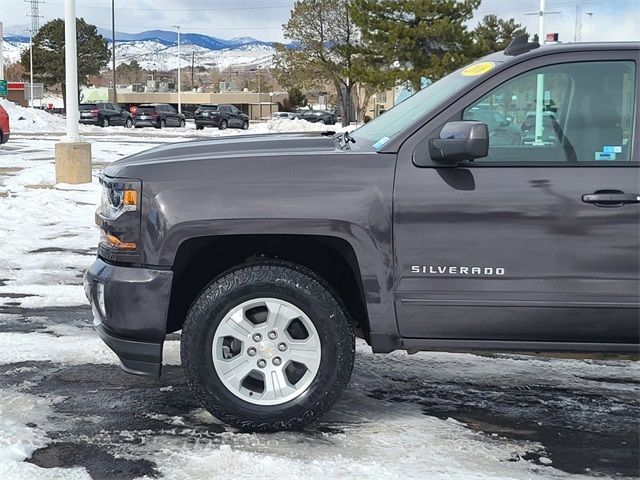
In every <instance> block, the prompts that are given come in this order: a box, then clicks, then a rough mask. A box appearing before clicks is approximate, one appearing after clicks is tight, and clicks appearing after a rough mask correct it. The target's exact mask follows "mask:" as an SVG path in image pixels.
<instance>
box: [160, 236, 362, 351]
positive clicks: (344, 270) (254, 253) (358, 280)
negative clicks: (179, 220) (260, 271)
mask: <svg viewBox="0 0 640 480" xmlns="http://www.w3.org/2000/svg"><path fill="white" fill-rule="evenodd" d="M268 259H278V260H286V261H289V262H292V263H295V264H298V265H302V266H304V267H306V268H309V269H310V270H312V271H314V272H315V273H316V274H318V275H319V276H320V277H322V278H323V279H324V280H325V281H327V282H328V283H329V284H330V285H331V287H332V288H333V289H334V290H335V292H336V293H337V295H338V296H339V297H340V299H341V300H342V302H343V303H344V305H345V307H346V309H347V312H348V315H349V318H350V319H351V320H352V322H353V323H354V329H355V330H356V332H357V333H358V334H359V335H361V336H363V337H364V338H366V339H367V340H368V339H369V331H370V330H369V317H368V312H367V305H366V301H365V294H364V290H363V285H362V275H361V272H360V268H359V266H358V261H357V257H356V253H355V251H354V249H353V247H352V246H351V245H350V244H349V243H348V242H347V241H346V240H344V239H342V238H338V237H332V236H323V235H302V234H271V235H245V234H243V235H223V236H206V237H196V238H192V239H189V240H186V241H184V242H182V243H181V244H180V246H179V248H178V251H177V252H176V255H175V259H174V264H173V271H174V275H173V285H172V288H171V299H170V304H169V314H168V318H167V328H166V330H167V332H168V333H169V332H174V331H176V330H179V329H180V328H181V327H182V324H183V323H184V319H185V317H186V314H187V311H188V309H189V306H190V305H191V303H192V302H193V300H195V298H196V297H197V296H198V295H199V294H200V292H201V291H202V290H203V289H204V288H205V287H206V286H207V285H208V284H209V283H210V282H211V281H212V280H213V279H215V278H216V277H218V276H220V275H221V274H223V273H224V272H225V271H227V270H229V269H230V268H233V267H236V266H240V265H243V264H248V263H252V262H255V261H257V260H268Z"/></svg>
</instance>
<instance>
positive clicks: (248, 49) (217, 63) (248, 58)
mask: <svg viewBox="0 0 640 480" xmlns="http://www.w3.org/2000/svg"><path fill="white" fill-rule="evenodd" d="M116 52H117V56H116V60H117V62H118V63H119V64H120V63H123V62H124V63H130V62H131V61H132V60H136V61H137V62H138V63H139V64H140V65H141V66H142V68H146V69H150V70H155V69H157V70H171V69H174V68H177V66H178V61H177V57H178V46H177V45H165V44H163V43H160V42H158V41H154V40H143V41H132V42H126V43H119V44H117V48H116ZM192 52H193V53H194V61H195V65H196V66H203V67H217V68H219V69H221V70H224V69H226V68H229V67H258V66H261V67H268V66H270V65H271V62H272V58H273V55H274V53H275V49H274V48H273V47H271V46H269V45H259V44H251V45H242V46H239V47H233V48H225V49H221V50H212V49H208V48H206V47H202V46H199V45H190V44H186V45H185V44H183V45H181V47H180V65H181V66H182V67H189V66H191V54H192Z"/></svg>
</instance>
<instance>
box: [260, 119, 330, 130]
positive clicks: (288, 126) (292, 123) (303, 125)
mask: <svg viewBox="0 0 640 480" xmlns="http://www.w3.org/2000/svg"><path fill="white" fill-rule="evenodd" d="M329 130H331V131H335V126H334V125H325V124H324V123H311V122H307V121H306V120H300V119H298V118H295V119H288V118H274V119H272V120H269V121H267V122H265V123H256V124H255V126H254V128H253V129H252V130H251V133H276V132H282V133H294V132H326V131H329Z"/></svg>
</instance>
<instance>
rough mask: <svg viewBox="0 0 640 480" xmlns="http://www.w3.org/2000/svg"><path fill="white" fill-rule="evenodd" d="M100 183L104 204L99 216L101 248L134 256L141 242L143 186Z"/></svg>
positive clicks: (103, 180)
mask: <svg viewBox="0 0 640 480" xmlns="http://www.w3.org/2000/svg"><path fill="white" fill-rule="evenodd" d="M100 183H101V184H102V201H101V204H100V207H99V208H98V211H97V212H96V224H97V225H98V227H99V228H100V233H101V239H100V245H101V246H102V247H107V248H108V249H109V251H111V252H118V253H133V252H135V251H136V250H137V244H138V242H139V240H140V210H141V196H142V182H140V180H136V179H124V178H114V179H112V178H109V177H101V178H100ZM103 253H104V252H103ZM104 254H105V255H106V253H104Z"/></svg>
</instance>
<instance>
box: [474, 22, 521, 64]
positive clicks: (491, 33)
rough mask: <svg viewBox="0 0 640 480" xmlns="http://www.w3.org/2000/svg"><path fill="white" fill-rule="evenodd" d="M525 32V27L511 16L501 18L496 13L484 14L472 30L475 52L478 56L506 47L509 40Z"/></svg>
mask: <svg viewBox="0 0 640 480" xmlns="http://www.w3.org/2000/svg"><path fill="white" fill-rule="evenodd" d="M524 33H526V29H525V28H523V27H522V25H520V24H519V23H516V22H515V20H514V19H513V18H510V19H509V20H502V19H500V18H498V17H497V16H496V15H485V16H484V18H483V19H482V21H481V22H480V23H479V24H478V26H477V27H476V28H475V29H474V30H473V40H474V47H475V54H476V55H477V56H479V57H481V56H484V55H488V54H489V53H493V52H498V51H500V50H504V49H505V48H507V46H508V45H509V43H510V42H511V40H513V38H514V37H517V36H518V35H522V34H524Z"/></svg>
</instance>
